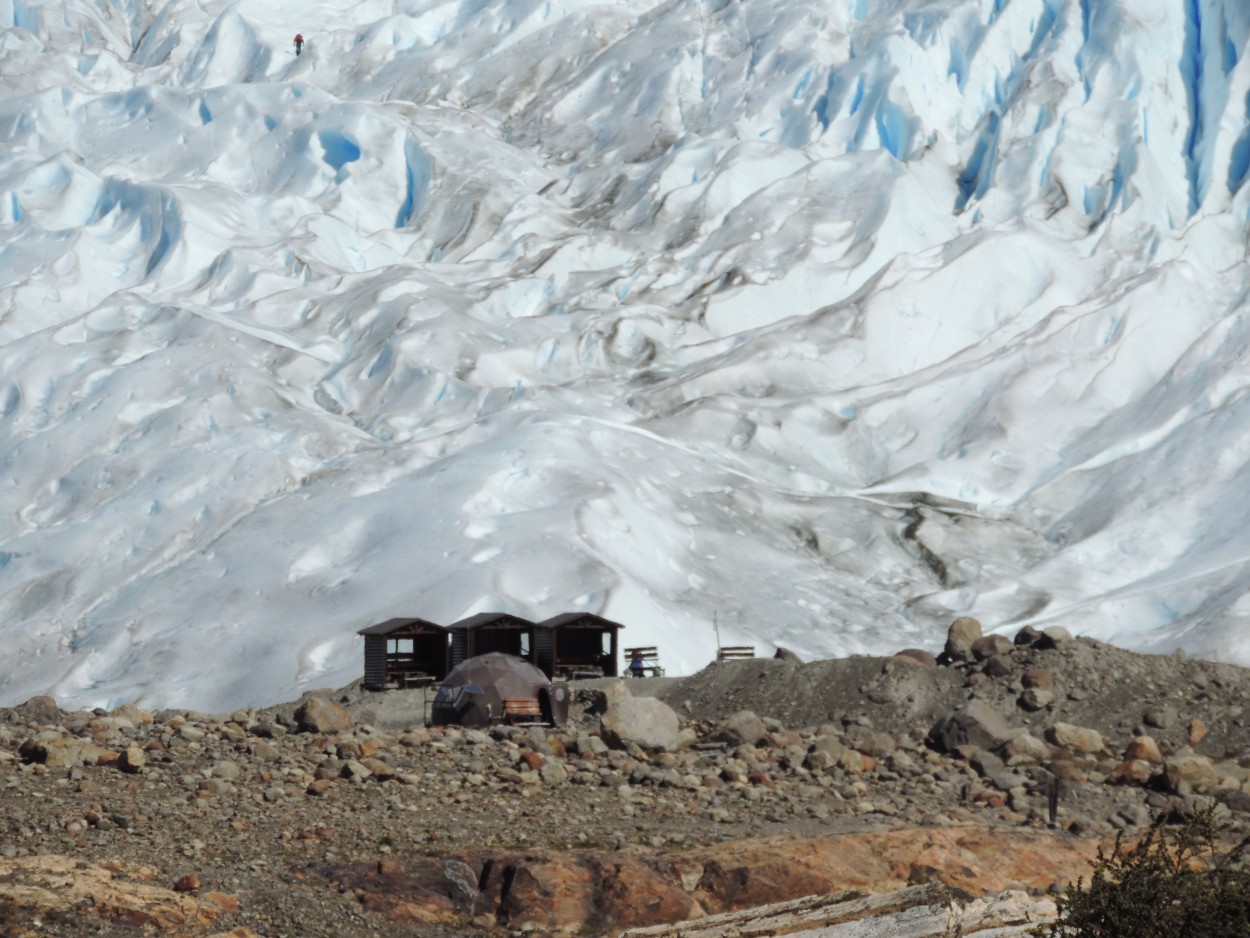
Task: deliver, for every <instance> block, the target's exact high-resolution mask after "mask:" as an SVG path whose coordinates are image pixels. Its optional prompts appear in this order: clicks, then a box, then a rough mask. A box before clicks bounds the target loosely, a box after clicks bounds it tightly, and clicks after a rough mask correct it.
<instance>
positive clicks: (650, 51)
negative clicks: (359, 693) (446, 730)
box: [0, 0, 1250, 710]
mask: <svg viewBox="0 0 1250 938" xmlns="http://www.w3.org/2000/svg"><path fill="white" fill-rule="evenodd" d="M296 32H300V33H302V34H303V35H304V36H305V37H306V39H307V43H306V45H305V47H304V49H303V54H302V55H301V56H299V57H298V58H297V57H296V56H295V54H294V49H293V47H292V38H293V36H294V35H295V33H296ZM1248 51H1250V6H1248V5H1247V4H1245V3H1244V0H1167V2H1165V0H1105V2H1102V0H1100V2H1097V3H1095V2H1090V0H832V2H815V0H736V2H732V3H730V2H722V0H671V2H663V3H654V2H649V0H633V2H628V0H626V2H611V3H582V2H578V0H552V2H546V0H544V2H527V0H476V2H468V0H464V2H457V0H364V2H346V0H320V2H312V3H293V2H289V0H266V2H263V3H262V2H257V0H237V2H233V3H227V2H223V0H202V2H197V3H192V2H190V0H170V2H150V0H149V2H145V0H96V2H88V0H0V466H2V468H3V471H2V472H0V518H3V519H4V520H3V523H2V524H0V647H2V648H3V649H4V652H5V655H6V658H7V665H8V666H7V667H6V668H5V669H4V672H3V675H2V676H0V702H3V703H6V704H10V703H15V702H18V701H21V700H24V699H26V698H27V697H29V696H31V695H33V694H37V693H51V694H53V695H55V696H56V697H57V698H58V699H59V700H61V701H62V702H63V703H64V704H66V705H72V706H94V705H111V704H114V703H117V702H121V701H125V700H137V701H139V702H141V703H143V704H145V705H152V706H156V705H163V704H174V703H179V704H184V705H192V706H196V707H198V708H201V709H207V710H229V709H233V708H235V707H238V706H241V705H244V704H258V703H270V702H274V701H277V700H281V699H289V698H291V697H293V696H296V695H297V694H298V693H299V692H300V691H301V690H302V689H306V688H308V687H315V686H330V685H336V684H342V683H346V682H348V681H350V680H352V679H354V678H355V677H357V676H359V674H360V670H361V646H360V640H359V638H358V637H357V636H356V634H355V633H356V630H357V629H359V628H362V627H364V626H367V625H370V624H373V623H375V622H379V621H382V620H383V619H386V618H389V617H391V616H397V615H418V616H422V617H425V618H429V619H433V620H435V621H440V622H451V621H453V620H455V619H458V618H460V617H462V616H465V615H468V614H471V613H474V612H478V611H483V610H501V611H509V612H513V613H516V614H520V615H524V616H528V617H531V618H546V617H548V616H550V615H554V614H556V613H559V612H564V611H572V610H576V609H586V610H590V611H594V612H598V613H601V614H603V615H606V616H608V617H610V618H613V619H617V620H618V621H621V622H623V623H624V624H625V625H626V627H627V631H626V632H625V633H624V637H625V639H627V641H628V643H629V644H658V645H659V646H660V648H661V657H662V660H663V662H664V663H665V665H666V666H668V668H669V673H689V672H691V671H693V670H695V669H697V668H699V667H702V666H703V665H704V664H706V663H707V662H708V661H709V660H711V658H712V657H713V654H714V649H715V644H716V638H715V634H714V632H713V626H712V622H713V615H714V614H715V617H716V620H717V622H718V623H719V627H720V635H721V640H722V642H723V643H725V644H730V643H734V644H736V643H747V644H755V645H756V647H757V649H758V651H759V652H760V653H770V652H771V651H772V649H773V647H774V646H775V645H784V646H786V647H788V648H791V649H793V650H795V651H797V652H798V653H799V654H801V655H804V656H829V655H840V654H848V653H861V652H889V651H893V650H896V649H898V648H902V647H905V646H908V645H919V646H922V647H929V648H936V647H938V646H939V645H940V642H941V640H942V636H943V635H944V633H945V629H946V627H947V626H948V625H949V623H950V621H951V619H953V618H954V617H955V616H958V615H963V614H968V615H974V616H977V617H978V618H980V619H981V620H982V622H983V623H984V624H985V625H986V626H987V627H988V628H996V629H1000V630H1003V631H1006V632H1008V633H1009V634H1010V633H1014V631H1015V630H1016V629H1018V628H1019V627H1020V626H1022V625H1024V624H1026V623H1031V624H1034V625H1049V624H1061V625H1064V626H1066V627H1067V628H1069V629H1070V630H1072V631H1073V632H1077V633H1081V634H1087V635H1091V636H1093V637H1096V638H1099V639H1103V640H1108V641H1113V642H1116V643H1117V644H1121V645H1125V646H1127V647H1130V648H1135V649H1139V650H1145V651H1168V650H1171V649H1173V648H1175V647H1177V646H1183V647H1184V648H1185V649H1186V650H1187V651H1189V652H1190V653H1194V654H1202V655H1208V656H1215V657H1219V658H1222V659H1226V660H1232V661H1237V662H1240V663H1243V664H1250V635H1248V633H1247V627H1248V626H1250V593H1248V592H1247V590H1248V587H1250V524H1248V523H1247V521H1248V520H1250V519H1248V517H1247V508H1246V491H1247V486H1248V484H1250V401H1248V398H1247V393H1246V389H1247V378H1248V374H1247V370H1248V368H1250V366H1248V365H1247V347H1248V346H1250V301H1248V300H1247V297H1248V296H1250V265H1248V264H1247V257H1246V238H1247V220H1248V217H1250V187H1247V186H1246V181H1247V178H1248V177H1250V115H1248V110H1250V60H1248V58H1247V52H1248Z"/></svg>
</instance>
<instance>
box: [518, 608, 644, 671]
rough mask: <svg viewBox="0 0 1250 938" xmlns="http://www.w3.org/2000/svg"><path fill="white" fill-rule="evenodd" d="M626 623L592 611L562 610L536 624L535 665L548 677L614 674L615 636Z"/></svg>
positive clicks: (616, 658) (616, 651) (617, 666)
mask: <svg viewBox="0 0 1250 938" xmlns="http://www.w3.org/2000/svg"><path fill="white" fill-rule="evenodd" d="M624 627H625V626H623V625H621V624H620V623H619V622H613V621H612V620H611V619H605V618H603V617H602V616H597V615H595V614H594V613H593V612H565V613H562V614H561V615H558V616H552V617H551V618H550V619H546V620H544V621H542V622H540V623H538V630H537V632H536V633H535V639H536V648H537V658H536V659H535V662H534V663H535V664H537V665H538V667H540V668H542V670H543V673H544V674H546V675H547V676H548V677H550V678H568V677H600V676H601V677H617V676H618V675H619V674H620V666H619V664H618V663H617V662H618V660H619V658H620V655H619V654H618V648H617V635H618V633H619V632H620V630H621V629H623V628H624Z"/></svg>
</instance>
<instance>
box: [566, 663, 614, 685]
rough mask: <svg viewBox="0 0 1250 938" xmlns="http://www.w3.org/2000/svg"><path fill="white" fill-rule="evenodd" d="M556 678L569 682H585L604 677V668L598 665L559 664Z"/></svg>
mask: <svg viewBox="0 0 1250 938" xmlns="http://www.w3.org/2000/svg"><path fill="white" fill-rule="evenodd" d="M556 677H557V678H564V679H565V680H568V681H584V680H589V679H591V678H596V677H603V668H601V667H600V666H599V665H597V664H558V665H556Z"/></svg>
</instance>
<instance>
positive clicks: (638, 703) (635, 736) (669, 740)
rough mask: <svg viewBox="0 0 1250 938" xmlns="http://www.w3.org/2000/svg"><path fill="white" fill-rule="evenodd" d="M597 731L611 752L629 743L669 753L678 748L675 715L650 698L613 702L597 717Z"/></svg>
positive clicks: (629, 698)
mask: <svg viewBox="0 0 1250 938" xmlns="http://www.w3.org/2000/svg"><path fill="white" fill-rule="evenodd" d="M600 728H601V732H602V735H603V740H604V742H606V743H607V744H608V745H609V746H611V747H613V748H614V749H625V748H627V747H628V745H629V744H630V743H633V744H634V745H636V746H641V747H642V748H643V749H661V750H664V751H666V752H671V751H672V750H674V749H676V748H677V745H678V730H679V725H678V721H677V714H676V713H675V712H673V708H672V707H670V706H669V705H668V704H666V703H664V702H663V701H662V700H656V699H655V698H654V697H626V698H624V699H623V700H619V701H617V702H616V704H615V705H614V706H612V707H610V708H609V709H608V712H607V713H605V714H604V715H603V717H602V718H601V723H600Z"/></svg>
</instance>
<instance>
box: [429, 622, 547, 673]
mask: <svg viewBox="0 0 1250 938" xmlns="http://www.w3.org/2000/svg"><path fill="white" fill-rule="evenodd" d="M535 628H536V626H535V625H534V623H533V622H531V621H530V620H529V619H522V618H521V617H520V616H514V615H510V614H508V613H506V612H479V613H478V614H477V615H475V616H469V617H468V618H467V619H461V620H460V621H459V622H453V623H452V624H451V625H449V626H447V630H448V631H449V632H451V664H452V667H455V666H456V665H458V664H459V663H460V662H461V661H464V660H466V659H468V658H476V657H477V656H478V655H485V654H487V653H489V652H492V651H500V652H503V653H504V654H505V655H514V656H515V657H517V658H521V659H523V660H525V661H528V662H529V663H530V664H537V663H538V662H537V661H536V660H535V652H534V630H535Z"/></svg>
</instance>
